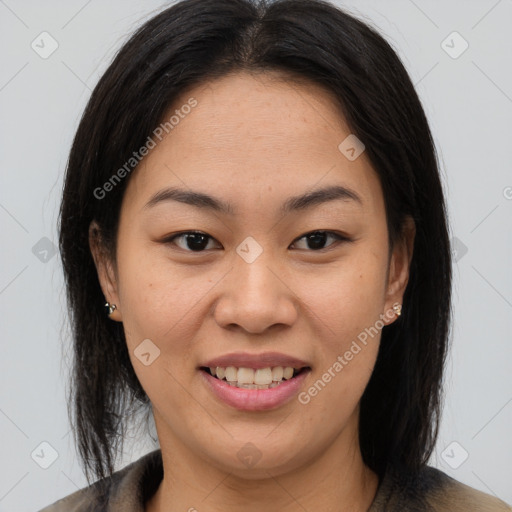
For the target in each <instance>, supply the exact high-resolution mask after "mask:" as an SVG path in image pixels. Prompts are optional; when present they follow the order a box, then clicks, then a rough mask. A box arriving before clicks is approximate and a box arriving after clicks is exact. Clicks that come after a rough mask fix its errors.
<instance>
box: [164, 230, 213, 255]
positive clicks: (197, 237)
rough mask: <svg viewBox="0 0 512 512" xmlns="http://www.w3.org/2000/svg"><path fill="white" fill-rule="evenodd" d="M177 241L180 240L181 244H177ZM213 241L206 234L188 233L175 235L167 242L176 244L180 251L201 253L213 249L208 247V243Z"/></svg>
mask: <svg viewBox="0 0 512 512" xmlns="http://www.w3.org/2000/svg"><path fill="white" fill-rule="evenodd" d="M175 240H179V241H180V242H181V243H175ZM213 240H214V239H213V238H212V237H211V236H210V235H207V234H206V233H202V232H200V231H187V232H184V233H180V234H177V235H174V236H172V237H171V238H168V239H167V240H166V241H165V242H166V243H174V244H175V245H177V246H178V247H179V248H180V249H184V250H185V251H192V252H201V251H204V250H206V249H211V248H212V247H208V243H209V242H210V241H213Z"/></svg>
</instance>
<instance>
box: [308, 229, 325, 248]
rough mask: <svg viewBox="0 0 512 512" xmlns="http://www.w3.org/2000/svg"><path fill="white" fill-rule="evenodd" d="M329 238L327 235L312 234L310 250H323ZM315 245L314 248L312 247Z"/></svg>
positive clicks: (309, 238) (309, 242)
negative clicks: (326, 239)
mask: <svg viewBox="0 0 512 512" xmlns="http://www.w3.org/2000/svg"><path fill="white" fill-rule="evenodd" d="M326 236H327V233H321V232H316V233H311V234H310V235H308V244H309V246H310V249H322V248H323V246H324V244H325V238H326ZM311 245H313V247H312V246H311Z"/></svg>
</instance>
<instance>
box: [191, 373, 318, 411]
mask: <svg viewBox="0 0 512 512" xmlns="http://www.w3.org/2000/svg"><path fill="white" fill-rule="evenodd" d="M199 371H200V373H201V374H202V376H203V379H205V382H206V384H207V385H208V387H209V388H210V390H211V391H213V393H214V394H215V395H216V396H217V397H218V398H220V399H221V400H222V401H223V402H225V403H227V404H228V405H230V406H232V407H235V408H236V409H240V410H241V411H266V410H268V409H275V408H277V407H280V406H282V405H284V404H285V403H287V402H289V401H290V400H291V399H292V398H293V397H294V396H295V395H297V394H298V392H299V390H300V388H301V386H302V384H303V382H304V379H305V378H306V376H307V375H308V374H309V372H310V371H311V370H310V369H308V370H303V371H302V372H301V373H299V375H297V376H296V377H294V378H293V379H290V380H284V381H282V382H281V384H279V386H276V387H275V388H269V389H244V388H237V387H236V386H230V385H229V384H228V383H227V382H226V381H224V380H220V379H217V378H215V377H212V376H211V375H210V374H209V373H208V372H206V371H204V370H199Z"/></svg>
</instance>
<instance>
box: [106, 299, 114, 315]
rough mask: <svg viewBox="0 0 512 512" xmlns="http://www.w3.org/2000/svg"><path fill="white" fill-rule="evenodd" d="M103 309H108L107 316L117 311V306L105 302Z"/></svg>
mask: <svg viewBox="0 0 512 512" xmlns="http://www.w3.org/2000/svg"><path fill="white" fill-rule="evenodd" d="M105 307H106V308H107V309H108V315H109V316H110V315H111V314H112V313H113V312H114V311H115V310H116V309H117V306H116V305H115V304H110V302H106V303H105Z"/></svg>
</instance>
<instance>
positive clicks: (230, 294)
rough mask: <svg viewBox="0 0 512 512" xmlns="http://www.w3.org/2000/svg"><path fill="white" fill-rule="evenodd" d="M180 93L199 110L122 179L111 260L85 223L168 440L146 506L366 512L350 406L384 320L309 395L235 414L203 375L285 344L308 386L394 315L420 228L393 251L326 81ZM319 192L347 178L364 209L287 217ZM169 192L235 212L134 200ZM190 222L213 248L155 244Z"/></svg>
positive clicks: (325, 207)
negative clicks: (207, 199) (249, 450)
mask: <svg viewBox="0 0 512 512" xmlns="http://www.w3.org/2000/svg"><path fill="white" fill-rule="evenodd" d="M190 97H194V98H195V99H197V101H198V105H197V106H196V107H195V108H194V109H193V110H192V111H191V113H190V114H189V115H188V116H186V117H185V118H184V119H182V120H181V121H180V123H179V125H177V126H176V127H175V128H174V129H173V130H172V131H171V132H170V133H169V134H168V135H167V136H166V137H165V138H164V139H163V140H162V142H159V143H158V145H157V146H156V147H155V148H154V149H152V150H151V151H150V153H149V154H148V155H147V156H146V157H145V158H144V160H143V161H142V163H141V164H140V165H139V167H138V168H137V170H136V171H134V173H133V175H132V176H131V177H130V181H129V184H128V186H127V189H126V192H125V196H124V199H123V203H122V207H121V217H120V225H119V232H118V250H117V259H116V261H110V260H109V259H108V258H107V257H105V256H103V255H102V254H103V253H102V251H101V250H100V249H101V248H100V245H99V244H98V241H97V239H95V238H94V237H93V236H92V232H93V230H92V228H93V227H94V223H93V224H92V225H91V250H92V253H93V256H94V258H95V262H96V265H97V269H98V276H99V279H100V282H101V286H102V289H103V292H104V294H105V297H106V299H107V300H108V301H109V302H111V303H115V304H116V305H117V310H116V311H115V312H114V314H113V315H112V316H111V318H112V320H114V321H119V322H123V325H124V329H125V332H126V338H127V344H128V348H129V352H130V357H131V360H132V364H133V366H134V369H135V371H136V373H137V376H138V378H139V380H140V382H141V384H142V386H143V388H144V389H145V391H146V393H147V394H148V396H149V398H150V400H151V403H152V406H153V414H154V419H155V424H156V428H157V433H158V438H159V441H160V446H161V449H162V456H163V463H164V479H163V481H162V483H161V485H160V486H159V488H158V490H157V492H156V494H155V495H154V496H153V497H152V498H151V499H150V500H149V502H148V503H147V504H146V510H148V511H150V512H175V511H186V510H189V509H192V508H195V509H197V511H199V512H201V511H220V510H222V511H224V512H231V511H233V512H234V511H239V510H245V511H248V512H261V510H269V511H270V510H279V511H281V512H292V511H293V512H295V511H304V510H308V511H313V510H326V511H333V512H334V511H337V512H341V511H351V512H354V511H365V510H367V509H368V508H369V507H370V505H371V503H372V501H373V499H374V497H375V493H376V491H377V487H378V484H379V480H378V477H377V475H376V474H375V473H374V472H373V471H371V470H370V469H369V468H368V467H367V466H366V465H365V464H364V463H363V460H362V457H361V452H360V448H359V439H358V431H357V429H358V421H359V402H360V399H361V396H362V394H363V391H364V389H365V386H366V385H367V383H368V380H369V378H370V376H371V373H372V371H373V367H374V364H375V361H376V357H377V353H378V347H379V343H380V335H381V331H380V330H379V332H378V334H377V335H375V336H374V337H373V338H369V342H368V343H367V345H366V346H364V347H363V348H362V350H361V351H360V352H359V353H358V354H357V355H355V356H354V357H353V359H352V360H351V361H350V362H348V364H347V365H346V366H344V368H343V370H342V371H341V372H339V374H337V375H336V377H335V378H333V379H332V380H331V382H329V383H328V384H327V385H326V386H325V387H324V388H323V389H322V390H321V392H319V393H318V394H317V395H316V396H315V397H314V398H312V399H311V401H310V402H309V403H307V404H302V403H300V402H299V401H298V400H297V399H293V400H291V401H290V402H289V403H287V404H285V405H284V406H282V407H279V408H276V409H274V410H271V411H265V412H262V411H259V412H242V411H239V410H237V409H234V408H232V407H230V406H228V405H226V404H224V403H223V402H220V401H218V400H217V398H216V397H215V396H214V395H213V394H212V393H211V392H210V391H209V390H208V388H207V387H206V386H205V384H204V383H203V380H202V378H201V375H200V374H199V371H198V370H197V367H198V366H199V365H200V364H201V363H203V362H205V361H207V360H208V359H211V358H213V357H215V356H219V355H222V354H226V353H230V352H234V351H247V352H251V353H261V352H266V351H278V352H283V353H285V354H289V355H293V356H297V357H299V358H301V359H303V360H305V361H307V362H308V363H309V365H310V366H311V368H312V372H311V373H310V374H309V375H308V376H307V378H306V381H305V383H304V387H303V389H302V391H304V390H307V389H308V388H309V387H310V386H312V384H313V383H314V382H315V381H317V380H318V379H319V378H321V377H322V374H324V372H326V371H327V370H328V368H330V367H332V366H333V363H334V362H335V361H336V360H337V357H338V356H339V355H343V354H344V353H345V352H346V351H347V350H349V348H350V346H351V344H352V342H353V341H354V340H356V339H357V336H358V334H360V333H361V332H362V331H364V329H365V328H368V327H370V326H374V325H375V323H376V322H377V320H379V315H383V314H385V313H386V312H387V314H388V316H387V317H385V319H384V323H385V324H389V323H391V322H393V321H395V320H396V318H397V317H396V315H395V314H393V312H392V306H393V304H395V303H397V302H398V303H400V304H401V303H402V297H403V293H404V290H405V287H406V285H407V281H408V277H409V267H410V261H411V257H412V244H413V240H414V225H413V223H412V221H409V223H408V224H407V225H406V229H405V231H404V236H403V238H402V240H401V241H400V242H399V243H398V244H396V246H395V247H394V248H393V254H392V257H391V258H390V259H389V258H388V231H387V226H386V220H385V209H384V199H383V195H382V189H381V187H380V183H379V180H378V177H377V174H376V173H375V171H374V170H373V168H372V166H371V165H370V162H369V160H368V159H367V157H366V154H365V153H364V152H363V153H362V154H361V156H359V157H358V158H357V159H356V160H354V161H349V160H348V159H347V158H346V157H345V156H344V155H343V154H342V153H341V152H340V150H339V149H338V145H339V144H340V143H341V142H342V141H343V140H344V139H345V138H346V137H347V136H348V135H349V134H350V133H351V132H350V129H349V128H348V127H347V126H346V124H345V121H344V119H343V117H342V115H341V112H340V111H339V109H337V108H336V106H335V103H334V100H333V98H332V97H331V96H330V93H329V92H328V91H326V90H324V89H323V88H321V87H319V86H317V85H313V84H302V85H298V84H294V83H290V82H288V83H286V82H284V81H283V80H282V77H281V76H280V75H278V74H276V73H264V74H248V73H237V74H235V75H231V76H227V77H224V78H222V79H217V80H215V81H213V82H210V83H209V84H208V85H207V86H206V87H205V86H202V87H197V88H194V89H191V90H190V91H187V93H186V94H183V95H182V96H181V98H179V99H178V100H177V101H176V104H175V105H174V106H173V109H171V111H174V109H175V108H179V107H180V105H183V104H185V103H186V102H187V100H188V98H190ZM327 185H342V186H345V187H349V188H351V189H352V190H354V191H356V192H357V194H358V195H359V196H360V197H361V199H362V201H363V204H362V205H359V204H358V203H357V202H355V201H347V200H345V201H343V200H340V199H337V200H333V201H327V202H324V203H322V204H318V205H314V206H312V207H310V208H308V209H306V210H303V211H301V210H298V211H295V212H290V213H288V214H286V215H284V216H283V215H282V214H281V213H280V212H279V207H280V206H281V204H282V203H283V202H284V201H285V200H286V199H287V198H289V197H290V196H295V195H299V194H303V193H305V192H310V191H312V190H316V189H318V188H321V187H324V186H327ZM169 186H179V187H181V188H185V189H187V190H194V191H200V192H203V193H207V194H209V195H212V196H214V197H216V198H219V199H221V200H223V201H225V202H228V203H231V205H232V207H233V209H234V210H235V211H236V215H229V214H225V213H219V212H212V211H208V210H205V209H201V208H198V207H194V206H192V205H187V204H183V203H180V202H176V201H166V202H161V203H159V204H157V205H156V206H154V207H152V208H145V207H144V206H145V204H146V203H147V202H148V201H149V199H150V198H151V197H152V196H153V195H154V194H155V193H156V192H158V191H160V190H162V189H164V188H166V187H169ZM105 200H108V199H105ZM187 230H199V231H201V232H203V233H206V234H207V235H209V236H210V237H212V238H210V239H207V240H209V241H208V245H207V246H206V250H205V251H203V252H194V251H192V250H191V249H190V248H189V247H190V246H188V245H187V240H186V238H184V237H182V238H178V239H175V240H174V242H169V241H167V242H166V241H165V240H164V239H165V238H166V237H167V238H169V235H171V234H173V233H176V232H180V231H187ZM316 230H329V231H333V232H335V233H340V234H344V235H346V236H349V237H350V238H352V239H353V241H352V242H343V241H341V242H340V241H337V240H336V239H335V238H332V237H327V238H326V239H325V243H324V247H325V248H324V249H322V250H318V249H315V246H314V245H312V244H309V245H308V243H307V239H306V238H304V235H306V234H308V233H310V232H312V231H316ZM248 236H251V237H253V238H254V239H255V240H256V241H257V242H258V244H259V245H260V246H261V248H262V249H263V252H262V253H261V255H260V256H259V257H258V258H257V259H256V260H255V261H254V262H252V263H247V262H246V261H245V260H244V259H242V258H241V257H240V256H239V255H238V254H237V252H236V248H237V246H238V245H239V244H240V243H241V242H242V241H243V240H244V239H245V238H246V237H248ZM320 247H321V245H320ZM405 307H406V306H405ZM390 311H391V313H389V312H390ZM147 338H149V339H151V340H152V342H153V343H154V344H155V345H156V346H158V348H159V349H160V356H159V357H158V358H157V359H156V360H155V361H154V362H153V363H152V364H150V365H149V366H145V365H143V364H142V363H141V361H140V360H139V359H138V358H137V357H135V355H134V350H135V349H136V347H137V346H138V345H139V344H140V343H141V341H142V340H145V339H147ZM249 442H250V443H252V444H253V445H255V447H256V448H257V450H258V452H259V453H260V454H261V458H260V460H259V461H258V462H257V464H256V465H254V466H252V467H248V466H247V465H244V463H243V462H241V461H240V460H239V459H238V457H237V453H238V451H239V450H240V449H241V448H242V447H243V446H244V445H245V444H246V443H249Z"/></svg>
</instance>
